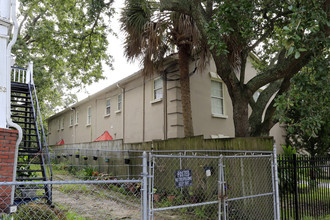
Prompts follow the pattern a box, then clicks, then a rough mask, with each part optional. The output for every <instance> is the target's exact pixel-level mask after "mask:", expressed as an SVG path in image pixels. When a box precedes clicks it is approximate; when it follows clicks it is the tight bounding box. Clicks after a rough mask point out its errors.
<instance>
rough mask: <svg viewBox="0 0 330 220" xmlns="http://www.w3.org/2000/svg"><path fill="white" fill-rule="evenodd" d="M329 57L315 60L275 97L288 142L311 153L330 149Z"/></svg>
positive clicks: (325, 151) (278, 114)
mask: <svg viewBox="0 0 330 220" xmlns="http://www.w3.org/2000/svg"><path fill="white" fill-rule="evenodd" d="M328 58H329V57H327V56H325V57H320V58H318V59H313V60H312V61H311V62H310V63H309V64H308V65H307V66H306V67H304V68H303V69H302V70H301V71H300V72H299V73H298V74H297V75H295V76H294V77H293V78H292V80H291V82H292V84H291V89H290V91H289V92H287V93H286V94H283V95H281V96H280V97H279V98H278V99H277V100H276V108H277V117H278V118H279V119H280V121H281V122H282V123H284V124H285V125H286V132H287V145H291V146H294V147H295V148H296V149H303V150H305V151H307V152H309V153H310V154H311V155H312V156H315V155H322V154H326V153H328V152H329V150H330V119H329V112H330V75H329V61H328Z"/></svg>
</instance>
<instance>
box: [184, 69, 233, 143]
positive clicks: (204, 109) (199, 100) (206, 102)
mask: <svg viewBox="0 0 330 220" xmlns="http://www.w3.org/2000/svg"><path fill="white" fill-rule="evenodd" d="M191 68H193V67H191ZM215 70H216V69H215V66H214V64H213V63H211V65H208V66H207V68H205V70H203V72H199V73H195V74H194V75H193V76H192V77H191V78H190V89H191V104H192V114H193V125H194V132H195V135H204V138H211V135H218V134H222V135H224V136H229V137H233V136H234V123H233V115H232V112H233V111H232V104H231V100H230V97H229V94H228V91H227V87H224V115H225V116H226V117H224V118H219V117H214V116H212V111H211V77H210V74H209V72H210V71H211V72H216V71H215ZM223 85H224V84H223Z"/></svg>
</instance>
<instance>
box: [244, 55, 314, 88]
mask: <svg viewBox="0 0 330 220" xmlns="http://www.w3.org/2000/svg"><path fill="white" fill-rule="evenodd" d="M312 55H313V52H312V51H306V52H302V53H301V54H300V57H299V58H298V59H295V58H294V56H293V55H292V56H290V57H288V58H285V59H283V61H282V62H277V64H276V65H275V66H274V67H270V68H269V69H267V70H266V71H265V72H264V73H261V74H259V75H257V76H255V77H254V78H253V79H251V80H250V81H249V82H248V83H247V87H248V88H249V89H250V90H251V91H252V92H255V91H257V90H258V89H259V88H261V87H262V86H264V85H267V84H268V83H271V82H273V81H276V80H278V79H281V78H285V77H289V78H291V77H292V76H294V75H295V74H296V73H298V72H299V71H300V70H301V68H302V67H304V66H305V65H306V63H308V62H309V61H310V60H311V58H312Z"/></svg>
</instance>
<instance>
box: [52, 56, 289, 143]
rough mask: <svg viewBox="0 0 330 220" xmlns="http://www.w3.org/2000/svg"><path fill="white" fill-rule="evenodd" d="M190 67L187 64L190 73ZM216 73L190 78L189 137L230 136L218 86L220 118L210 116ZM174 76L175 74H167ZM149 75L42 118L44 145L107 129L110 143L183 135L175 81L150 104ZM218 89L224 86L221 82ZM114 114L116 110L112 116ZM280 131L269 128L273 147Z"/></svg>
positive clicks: (85, 138) (89, 137) (227, 103)
mask: <svg viewBox="0 0 330 220" xmlns="http://www.w3.org/2000/svg"><path fill="white" fill-rule="evenodd" d="M194 68H195V64H194V63H191V65H190V71H193V69H194ZM210 71H211V72H216V68H215V65H214V63H213V62H211V63H210V64H208V65H207V66H206V68H205V69H204V70H203V71H202V72H198V71H197V72H196V73H194V74H193V75H192V76H191V77H190V89H191V104H192V116H193V126H194V133H195V135H203V136H204V138H207V139H208V138H211V135H224V136H229V137H233V136H234V123H233V113H232V103H231V99H230V97H229V94H228V91H227V88H226V87H225V86H224V116H225V117H214V116H212V112H211V77H210V74H209V72H210ZM246 72H247V77H246V79H245V80H246V81H248V80H250V79H251V78H252V77H253V76H254V75H255V74H256V71H255V70H254V69H253V67H252V65H251V63H250V62H248V64H247V67H246ZM173 75H174V76H176V77H177V76H179V74H178V72H176V73H173ZM157 77H159V75H157V74H155V75H153V76H150V77H143V76H142V75H141V73H136V74H134V75H132V76H130V77H128V78H127V79H124V80H122V81H120V82H119V83H118V84H117V85H116V84H114V85H112V86H110V87H108V88H106V89H104V90H102V91H100V92H98V93H97V94H94V95H92V96H90V97H88V98H87V99H85V100H83V101H81V102H79V103H77V104H75V105H74V109H73V110H70V109H66V110H64V111H63V112H61V113H59V114H57V115H55V116H53V117H51V118H50V119H49V120H48V124H49V127H50V134H49V136H48V142H49V144H50V145H54V144H55V143H57V142H58V141H60V140H61V139H63V140H64V142H65V143H66V144H72V143H82V142H91V141H93V140H95V139H96V138H97V137H99V136H100V135H101V134H102V133H103V132H104V131H108V132H109V133H110V134H111V135H112V137H113V138H114V139H123V140H124V142H125V143H136V142H145V141H152V140H164V139H169V138H178V137H183V136H184V133H183V118H182V105H181V93H180V82H179V81H167V82H165V81H164V83H163V92H164V94H163V99H162V100H159V101H158V102H154V101H153V80H154V79H155V78H157ZM223 85H224V84H223ZM120 93H122V103H123V104H122V110H121V111H120V112H118V111H117V110H118V109H117V102H118V95H119V94H120ZM108 98H110V99H111V112H110V115H107V116H106V115H105V106H106V100H107V99H108ZM88 106H91V107H92V123H91V125H90V126H86V124H87V107H88ZM75 111H79V123H78V125H74V126H71V127H70V126H69V118H70V113H71V112H74V113H75ZM116 111H117V112H116ZM62 117H64V129H60V130H58V120H59V119H60V118H62ZM281 132H282V131H281V128H280V127H279V126H275V127H274V128H273V129H272V130H271V135H274V137H275V138H276V140H277V143H278V145H279V144H280V143H283V140H284V139H283V133H281Z"/></svg>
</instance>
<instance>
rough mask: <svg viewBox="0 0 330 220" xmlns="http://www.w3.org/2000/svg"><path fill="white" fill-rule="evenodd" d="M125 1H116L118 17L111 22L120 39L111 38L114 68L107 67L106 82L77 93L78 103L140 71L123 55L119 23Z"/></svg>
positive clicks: (110, 49)
mask: <svg viewBox="0 0 330 220" xmlns="http://www.w3.org/2000/svg"><path fill="white" fill-rule="evenodd" d="M124 1H125V0H115V1H114V3H113V6H114V7H115V9H116V15H115V16H114V17H113V18H112V20H111V24H110V25H111V26H110V27H111V29H112V30H113V31H114V32H115V33H117V35H118V37H117V38H116V37H114V36H109V37H108V39H109V42H110V43H109V48H108V53H109V54H111V55H112V56H113V58H114V62H113V68H114V70H111V69H110V68H109V67H107V66H106V67H105V69H104V75H105V76H106V77H107V79H105V80H101V81H100V82H98V83H93V84H92V85H90V86H87V87H86V89H83V90H82V91H81V92H78V93H77V96H78V101H81V100H82V99H84V98H86V97H87V96H88V95H92V94H94V93H96V92H98V91H100V90H102V89H104V88H105V87H107V86H109V85H112V84H114V83H115V82H117V81H119V80H121V79H123V78H125V77H127V76H129V75H131V74H133V73H135V72H136V71H138V70H139V69H140V68H139V62H134V63H128V62H127V60H126V58H125V57H124V53H123V34H122V33H120V23H119V21H118V19H119V14H120V10H121V8H123V6H124Z"/></svg>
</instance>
